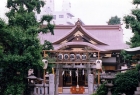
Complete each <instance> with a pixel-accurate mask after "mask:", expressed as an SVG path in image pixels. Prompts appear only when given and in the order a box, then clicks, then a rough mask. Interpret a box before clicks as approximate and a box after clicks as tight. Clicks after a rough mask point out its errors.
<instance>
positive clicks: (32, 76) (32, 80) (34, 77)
mask: <svg viewBox="0 0 140 95" xmlns="http://www.w3.org/2000/svg"><path fill="white" fill-rule="evenodd" d="M27 79H29V84H35V80H36V79H37V77H36V76H34V73H31V75H30V76H28V77H27Z"/></svg>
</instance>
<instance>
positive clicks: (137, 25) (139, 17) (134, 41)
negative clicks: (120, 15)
mask: <svg viewBox="0 0 140 95" xmlns="http://www.w3.org/2000/svg"><path fill="white" fill-rule="evenodd" d="M133 4H134V5H137V6H136V8H135V9H132V11H131V15H126V16H124V19H123V20H124V22H125V24H126V28H127V29H132V32H133V33H134V35H133V37H132V38H131V40H130V42H131V47H137V46H140V9H139V8H138V5H139V4H140V0H133Z"/></svg>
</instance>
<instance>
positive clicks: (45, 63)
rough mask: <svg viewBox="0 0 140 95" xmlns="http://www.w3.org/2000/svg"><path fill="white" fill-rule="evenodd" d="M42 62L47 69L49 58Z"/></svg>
mask: <svg viewBox="0 0 140 95" xmlns="http://www.w3.org/2000/svg"><path fill="white" fill-rule="evenodd" d="M42 62H43V63H44V67H43V69H47V67H48V60H46V59H43V60H42Z"/></svg>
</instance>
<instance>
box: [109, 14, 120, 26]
mask: <svg viewBox="0 0 140 95" xmlns="http://www.w3.org/2000/svg"><path fill="white" fill-rule="evenodd" d="M120 21H121V19H120V18H119V17H118V16H114V17H111V18H110V19H109V21H108V25H116V24H121V22H120Z"/></svg>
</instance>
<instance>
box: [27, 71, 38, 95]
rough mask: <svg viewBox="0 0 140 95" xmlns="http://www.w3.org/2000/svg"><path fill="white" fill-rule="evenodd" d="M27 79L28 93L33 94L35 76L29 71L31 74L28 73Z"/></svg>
mask: <svg viewBox="0 0 140 95" xmlns="http://www.w3.org/2000/svg"><path fill="white" fill-rule="evenodd" d="M27 79H28V80H29V87H30V88H29V89H30V95H33V94H34V86H35V81H36V79H37V77H36V76H34V74H33V73H31V75H29V76H28V77H27Z"/></svg>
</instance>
